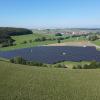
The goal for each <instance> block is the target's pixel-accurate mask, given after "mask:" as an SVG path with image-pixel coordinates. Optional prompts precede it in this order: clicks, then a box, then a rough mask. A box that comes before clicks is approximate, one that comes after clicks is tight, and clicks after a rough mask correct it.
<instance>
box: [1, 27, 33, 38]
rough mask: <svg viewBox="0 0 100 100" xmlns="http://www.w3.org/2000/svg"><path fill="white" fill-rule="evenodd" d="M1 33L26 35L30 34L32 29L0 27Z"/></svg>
mask: <svg viewBox="0 0 100 100" xmlns="http://www.w3.org/2000/svg"><path fill="white" fill-rule="evenodd" d="M1 34H7V35H10V36H14V35H26V34H32V31H31V30H29V29H25V28H12V27H0V35H1Z"/></svg>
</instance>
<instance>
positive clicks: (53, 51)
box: [0, 46, 100, 64]
mask: <svg viewBox="0 0 100 100" xmlns="http://www.w3.org/2000/svg"><path fill="white" fill-rule="evenodd" d="M16 56H20V57H22V58H24V59H25V60H28V61H36V62H42V63H48V64H52V63H56V62H61V61H92V60H95V61H100V51H97V50H96V48H95V47H74V46H40V47H33V48H25V49H19V50H13V51H3V52H0V57H3V58H7V59H10V58H14V57H16Z"/></svg>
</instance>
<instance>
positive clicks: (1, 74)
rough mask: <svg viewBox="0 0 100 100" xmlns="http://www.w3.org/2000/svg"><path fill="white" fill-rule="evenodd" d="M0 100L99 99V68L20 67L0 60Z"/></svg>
mask: <svg viewBox="0 0 100 100" xmlns="http://www.w3.org/2000/svg"><path fill="white" fill-rule="evenodd" d="M0 80H1V81H0V100H100V70H99V69H97V70H96V69H94V70H90V69H89V70H82V69H81V70H69V69H65V68H43V67H34V66H24V65H17V64H11V63H8V62H2V61H0Z"/></svg>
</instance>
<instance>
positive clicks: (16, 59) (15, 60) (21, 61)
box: [10, 57, 26, 64]
mask: <svg viewBox="0 0 100 100" xmlns="http://www.w3.org/2000/svg"><path fill="white" fill-rule="evenodd" d="M10 62H11V63H15V64H26V60H24V59H23V58H22V57H14V58H12V59H10Z"/></svg>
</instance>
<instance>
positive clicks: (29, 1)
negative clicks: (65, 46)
mask: <svg viewBox="0 0 100 100" xmlns="http://www.w3.org/2000/svg"><path fill="white" fill-rule="evenodd" d="M0 26H9V27H10V26H13V27H28V28H58V27H61V28H65V27H68V28H70V27H100V0H0Z"/></svg>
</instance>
